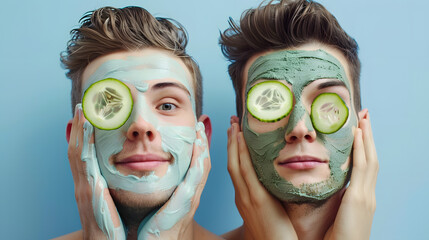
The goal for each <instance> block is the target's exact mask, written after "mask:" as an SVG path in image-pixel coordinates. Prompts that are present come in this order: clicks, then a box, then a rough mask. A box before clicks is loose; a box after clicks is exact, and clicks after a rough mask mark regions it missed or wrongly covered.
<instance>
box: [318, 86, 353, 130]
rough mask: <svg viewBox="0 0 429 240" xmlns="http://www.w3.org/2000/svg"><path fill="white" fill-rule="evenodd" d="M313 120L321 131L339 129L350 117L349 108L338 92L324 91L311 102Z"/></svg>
mask: <svg viewBox="0 0 429 240" xmlns="http://www.w3.org/2000/svg"><path fill="white" fill-rule="evenodd" d="M310 117H311V122H312V123H313V126H314V128H315V129H316V130H317V131H318V132H321V133H325V134H330V133H334V132H336V131H338V130H339V129H340V128H341V127H342V126H343V125H344V124H345V123H346V121H347V118H348V117H349V109H348V108H347V105H346V104H345V103H344V101H343V99H341V97H340V96H338V94H336V93H322V94H320V95H319V96H317V97H316V98H315V99H314V101H313V103H312V104H311V115H310Z"/></svg>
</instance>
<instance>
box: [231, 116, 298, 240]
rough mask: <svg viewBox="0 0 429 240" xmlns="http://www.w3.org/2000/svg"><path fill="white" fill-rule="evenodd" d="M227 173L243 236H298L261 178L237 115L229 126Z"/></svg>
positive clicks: (254, 237) (270, 239)
mask: <svg viewBox="0 0 429 240" xmlns="http://www.w3.org/2000/svg"><path fill="white" fill-rule="evenodd" d="M228 172H229V175H230V176H231V180H232V183H233V184H234V188H235V204H236V205H237V208H238V211H239V212H240V215H241V217H242V218H243V221H244V224H243V225H244V233H243V235H244V236H242V238H243V239H249V240H250V239H255V240H259V239H267V240H272V239H288V240H289V239H298V236H297V235H296V232H295V230H294V228H293V226H292V223H291V221H290V219H289V216H288V214H287V213H286V211H285V209H284V208H283V206H282V204H281V203H280V201H279V200H277V199H276V198H275V197H273V196H272V195H271V194H270V193H269V192H268V191H267V190H266V189H265V187H264V186H263V185H262V184H261V182H260V181H259V180H258V178H257V176H256V172H255V170H254V168H253V165H252V162H251V159H250V155H249V151H248V149H247V145H246V142H245V140H244V137H243V133H242V132H241V131H240V126H239V125H238V118H237V117H236V116H234V117H231V128H229V129H228Z"/></svg>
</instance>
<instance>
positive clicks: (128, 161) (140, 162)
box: [115, 154, 171, 171]
mask: <svg viewBox="0 0 429 240" xmlns="http://www.w3.org/2000/svg"><path fill="white" fill-rule="evenodd" d="M170 162H171V161H170V159H168V158H165V157H161V156H159V155H156V154H141V155H133V156H130V157H127V158H124V159H122V160H120V161H117V162H115V164H116V165H117V167H118V168H128V169H130V170H132V171H154V170H156V169H157V168H158V167H159V166H161V165H164V164H170Z"/></svg>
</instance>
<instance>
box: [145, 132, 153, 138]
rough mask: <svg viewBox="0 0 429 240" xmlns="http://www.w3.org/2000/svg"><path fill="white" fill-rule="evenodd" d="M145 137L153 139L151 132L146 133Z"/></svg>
mask: <svg viewBox="0 0 429 240" xmlns="http://www.w3.org/2000/svg"><path fill="white" fill-rule="evenodd" d="M146 136H147V137H148V138H149V139H152V137H153V133H152V132H151V131H147V132H146Z"/></svg>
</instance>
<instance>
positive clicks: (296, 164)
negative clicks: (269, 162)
mask: <svg viewBox="0 0 429 240" xmlns="http://www.w3.org/2000/svg"><path fill="white" fill-rule="evenodd" d="M326 163H328V161H324V160H321V159H320V158H316V157H312V156H294V157H291V158H287V159H286V160H282V161H280V162H279V163H278V165H279V166H280V167H284V168H290V169H294V170H308V169H313V168H316V167H318V166H321V165H323V164H326Z"/></svg>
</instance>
